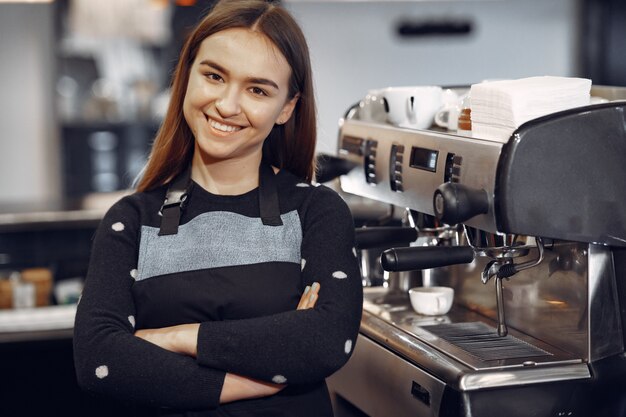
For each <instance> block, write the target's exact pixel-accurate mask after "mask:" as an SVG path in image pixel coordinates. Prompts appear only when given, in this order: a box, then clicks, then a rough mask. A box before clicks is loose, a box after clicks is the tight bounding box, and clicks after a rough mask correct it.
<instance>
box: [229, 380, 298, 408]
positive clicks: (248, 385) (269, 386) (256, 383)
mask: <svg viewBox="0 0 626 417" xmlns="http://www.w3.org/2000/svg"><path fill="white" fill-rule="evenodd" d="M285 387H286V385H282V384H274V383H272V382H265V381H260V380H258V379H252V378H248V377H245V376H241V375H237V374H231V373H227V374H226V377H225V378H224V385H223V386H222V393H221V394H220V404H224V403H228V402H231V401H237V400H243V399H248V398H261V397H267V396H270V395H274V394H276V393H277V392H279V391H281V390H282V389H284V388H285Z"/></svg>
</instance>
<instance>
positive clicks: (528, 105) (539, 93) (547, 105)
mask: <svg viewBox="0 0 626 417" xmlns="http://www.w3.org/2000/svg"><path fill="white" fill-rule="evenodd" d="M590 90H591V80H588V79H585V78H571V77H552V76H543V77H530V78H521V79H518V80H501V81H488V82H483V83H480V84H473V85H472V87H471V90H470V103H471V104H470V106H471V109H472V112H471V119H472V136H473V137H477V138H484V139H492V140H497V141H500V142H506V141H508V139H509V137H510V136H511V134H512V133H513V131H514V130H515V129H517V128H518V127H519V126H520V125H522V124H523V123H525V122H527V121H529V120H532V119H536V118H537V117H541V116H545V115H547V114H550V113H555V112H558V111H561V110H566V109H570V108H573V107H580V106H586V105H588V104H589V100H590Z"/></svg>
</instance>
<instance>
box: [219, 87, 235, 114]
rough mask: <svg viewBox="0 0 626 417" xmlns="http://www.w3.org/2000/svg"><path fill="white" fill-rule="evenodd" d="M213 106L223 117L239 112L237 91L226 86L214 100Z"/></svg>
mask: <svg viewBox="0 0 626 417" xmlns="http://www.w3.org/2000/svg"><path fill="white" fill-rule="evenodd" d="M215 108H216V109H217V112H218V113H219V114H220V116H222V117H223V118H228V117H231V116H235V115H237V114H239V113H240V112H241V108H240V106H239V92H238V91H237V89H235V88H232V87H226V88H224V89H223V90H222V94H221V95H220V97H218V99H217V100H216V101H215Z"/></svg>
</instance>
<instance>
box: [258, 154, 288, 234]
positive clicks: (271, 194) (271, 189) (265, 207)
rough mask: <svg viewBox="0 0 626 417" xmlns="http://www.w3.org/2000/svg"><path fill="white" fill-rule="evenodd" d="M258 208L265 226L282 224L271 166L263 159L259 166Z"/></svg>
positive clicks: (276, 188) (276, 187)
mask: <svg viewBox="0 0 626 417" xmlns="http://www.w3.org/2000/svg"><path fill="white" fill-rule="evenodd" d="M259 208H260V211H261V221H262V222H263V224H264V225H265V226H282V225H283V221H282V219H281V218H280V205H279V203H278V186H277V185H276V178H275V174H274V170H273V169H272V166H271V165H270V164H268V163H266V162H265V161H262V162H261V166H260V168H259Z"/></svg>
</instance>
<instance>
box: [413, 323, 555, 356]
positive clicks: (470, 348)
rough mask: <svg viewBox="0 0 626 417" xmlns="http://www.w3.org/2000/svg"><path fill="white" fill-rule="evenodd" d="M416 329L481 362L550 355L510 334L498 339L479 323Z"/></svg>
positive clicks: (489, 328) (487, 327) (494, 332)
mask: <svg viewBox="0 0 626 417" xmlns="http://www.w3.org/2000/svg"><path fill="white" fill-rule="evenodd" d="M420 327H421V328H422V329H423V330H426V331H427V332H429V333H431V334H433V335H435V336H437V337H439V338H440V339H443V340H445V341H446V342H448V343H450V344H452V345H454V346H456V347H458V348H460V349H462V350H464V351H465V352H467V353H469V354H470V355H472V356H474V357H475V358H478V359H480V360H482V361H493V360H506V359H516V358H529V357H536V356H552V354H551V353H550V352H546V351H545V350H543V349H540V348H538V347H536V346H533V345H531V344H529V343H527V342H525V341H523V340H520V339H518V338H516V337H513V336H511V335H507V336H504V337H501V336H498V332H497V331H496V329H495V328H493V327H491V326H487V325H486V324H484V323H480V322H471V323H448V324H446V323H444V324H438V325H434V326H420Z"/></svg>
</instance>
